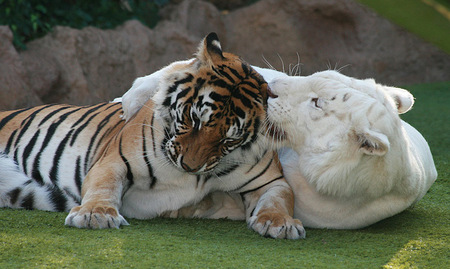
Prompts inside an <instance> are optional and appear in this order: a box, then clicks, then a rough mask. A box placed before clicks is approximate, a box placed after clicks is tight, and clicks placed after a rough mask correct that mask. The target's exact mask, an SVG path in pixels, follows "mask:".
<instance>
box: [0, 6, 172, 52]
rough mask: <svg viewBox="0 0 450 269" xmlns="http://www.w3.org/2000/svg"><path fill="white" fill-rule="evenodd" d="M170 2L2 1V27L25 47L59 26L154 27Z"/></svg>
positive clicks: (15, 42) (19, 44) (16, 41)
mask: <svg viewBox="0 0 450 269" xmlns="http://www.w3.org/2000/svg"><path fill="white" fill-rule="evenodd" d="M167 2H168V0H122V1H121V0H97V1H89V0H82V1H77V0H62V1H54V0H0V25H8V26H9V27H10V29H11V31H12V32H13V34H14V45H15V46H16V47H18V48H21V49H25V48H26V46H25V43H26V42H28V41H30V40H32V39H35V38H37V37H41V36H43V35H45V34H46V33H48V32H50V31H51V29H52V28H53V27H54V26H56V25H63V26H70V27H72V28H77V29H81V28H83V27H86V26H95V27H98V28H102V29H109V28H114V27H116V26H118V25H120V24H122V23H123V22H124V21H126V20H130V19H138V20H140V21H141V22H142V23H143V24H145V25H147V26H149V27H153V26H155V25H156V23H157V21H158V15H157V14H158V10H159V8H160V6H161V5H163V4H165V3H167Z"/></svg>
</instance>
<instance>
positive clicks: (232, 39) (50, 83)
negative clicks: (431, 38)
mask: <svg viewBox="0 0 450 269" xmlns="http://www.w3.org/2000/svg"><path fill="white" fill-rule="evenodd" d="M210 2H214V1H210ZM210 2H204V1H200V0H185V1H182V2H180V3H179V4H177V5H170V6H168V7H167V8H165V9H163V10H162V11H161V17H162V20H161V21H160V22H159V23H158V25H157V26H156V27H155V28H154V29H149V28H147V27H145V26H144V25H142V24H141V23H140V22H138V21H128V22H126V23H124V24H123V25H122V26H120V27H117V28H116V29H112V30H100V29H96V28H93V27H87V28H84V29H82V30H76V29H72V28H69V27H62V26H58V27H55V29H54V30H53V32H52V33H49V34H47V35H46V36H45V37H43V38H40V39H37V40H34V41H32V42H30V43H28V44H27V46H28V49H27V50H26V51H22V52H20V53H18V52H17V51H16V50H15V49H14V47H13V45H12V34H11V31H10V30H9V29H8V28H7V27H5V26H0V109H1V110H3V109H12V108H19V107H25V106H32V105H37V104H42V103H71V104H78V105H84V104H93V103H97V102H103V101H108V100H112V99H113V98H115V97H117V96H121V95H122V94H123V93H124V92H125V91H127V90H128V89H129V87H130V86H131V84H132V83H133V80H134V79H135V78H136V77H139V76H143V75H146V74H149V73H151V72H154V71H156V70H158V69H159V68H161V67H163V66H165V65H167V64H169V63H170V62H173V61H176V60H182V59H187V58H190V57H192V54H193V53H194V52H195V51H196V46H197V45H198V43H199V41H200V40H201V38H202V37H204V36H205V35H206V34H207V33H209V32H217V33H218V35H219V37H220V39H221V43H222V46H223V48H224V49H225V50H226V51H229V52H233V53H236V54H238V55H240V56H242V57H243V58H244V59H245V60H247V61H248V62H249V63H251V64H254V65H258V66H265V63H264V61H263V56H264V57H265V58H266V59H267V60H268V61H269V62H270V63H271V64H272V65H273V66H275V67H276V68H277V69H278V70H282V69H283V65H282V64H281V60H280V58H281V59H282V60H283V63H284V68H285V69H289V64H296V63H297V61H298V60H297V54H298V56H299V58H300V62H301V64H302V65H301V69H302V72H301V74H302V75H309V74H311V73H313V72H316V71H320V70H324V69H329V68H332V69H334V68H338V69H339V68H342V73H344V74H346V75H349V76H355V77H358V78H366V77H373V78H375V79H377V80H378V81H379V82H381V83H385V84H391V85H400V86H401V85H408V84H415V83H426V82H435V81H450V72H448V71H449V70H450V56H449V55H448V54H446V53H444V52H443V51H441V50H439V49H437V48H436V47H434V46H432V45H431V44H428V43H426V42H424V41H423V40H421V39H419V38H418V37H416V36H414V35H412V34H410V33H409V32H407V31H405V30H403V29H402V28H400V27H398V26H395V25H393V24H392V23H390V22H389V21H387V20H386V19H383V18H381V17H379V16H378V15H377V14H375V13H374V12H373V11H371V10H370V9H368V8H366V7H364V6H362V5H360V4H358V3H357V2H355V1H353V0H316V1H309V0H261V1H258V2H256V3H255V4H253V5H251V6H246V7H243V8H238V9H234V10H231V11H226V12H224V11H219V9H217V8H216V6H214V5H213V4H211V3H210ZM237 2H240V3H244V2H246V1H237ZM237 2H236V3H237ZM237 5H239V4H237Z"/></svg>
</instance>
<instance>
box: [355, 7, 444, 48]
mask: <svg viewBox="0 0 450 269" xmlns="http://www.w3.org/2000/svg"><path fill="white" fill-rule="evenodd" d="M358 1H359V2H361V3H362V4H365V5H367V6H369V7H371V8H372V9H374V10H375V11H376V12H378V13H380V14H381V15H382V16H384V17H386V18H387V19H389V20H391V21H392V22H394V23H396V24H398V25H400V26H402V27H404V28H405V29H407V30H409V31H411V32H412V33H414V34H416V35H418V36H420V37H422V38H423V39H425V40H427V41H428V42H430V43H433V44H435V45H436V46H438V47H439V48H441V49H442V50H444V51H445V52H447V53H450V17H449V16H450V2H448V0H358ZM446 16H447V17H446Z"/></svg>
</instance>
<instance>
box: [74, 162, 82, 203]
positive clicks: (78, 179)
mask: <svg viewBox="0 0 450 269" xmlns="http://www.w3.org/2000/svg"><path fill="white" fill-rule="evenodd" d="M75 185H76V186H77V190H78V193H79V194H81V185H82V178H81V157H80V156H78V157H77V163H76V165H75Z"/></svg>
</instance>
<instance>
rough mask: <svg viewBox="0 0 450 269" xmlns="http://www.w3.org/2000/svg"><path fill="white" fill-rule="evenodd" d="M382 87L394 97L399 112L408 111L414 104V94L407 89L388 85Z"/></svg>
mask: <svg viewBox="0 0 450 269" xmlns="http://www.w3.org/2000/svg"><path fill="white" fill-rule="evenodd" d="M384 89H385V90H386V91H387V92H388V93H389V95H390V96H391V97H392V98H393V99H394V101H395V104H396V105H397V110H398V113H399V114H403V113H406V112H408V111H409V110H410V109H411V108H412V106H413V105H414V96H413V95H412V94H411V93H410V92H408V91H407V90H404V89H400V88H396V87H388V86H385V87H384Z"/></svg>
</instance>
